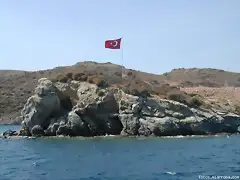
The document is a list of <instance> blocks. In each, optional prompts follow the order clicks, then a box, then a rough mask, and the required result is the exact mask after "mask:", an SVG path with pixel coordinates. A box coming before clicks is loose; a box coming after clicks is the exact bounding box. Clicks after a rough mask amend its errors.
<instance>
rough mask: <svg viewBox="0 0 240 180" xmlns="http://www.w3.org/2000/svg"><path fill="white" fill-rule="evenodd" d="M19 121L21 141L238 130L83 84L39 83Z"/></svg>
mask: <svg viewBox="0 0 240 180" xmlns="http://www.w3.org/2000/svg"><path fill="white" fill-rule="evenodd" d="M70 94H71V98H72V99H71V98H70ZM72 94H74V95H75V96H72ZM73 97H74V98H73ZM21 118H22V119H23V122H22V127H23V129H22V131H21V135H27V136H31V135H32V136H43V135H45V136H55V135H69V136H99V135H106V134H113V135H118V134H121V135H127V136H132V135H134V136H135V135H143V136H151V135H154V136H171V135H194V134H215V133H223V132H226V133H236V132H238V127H239V126H240V116H238V115H235V114H218V113H215V112H212V111H210V110H205V109H195V108H190V107H188V106H186V105H184V104H182V103H179V102H176V101H171V100H164V99H160V98H157V97H148V98H143V97H138V96H133V95H129V94H126V93H124V92H123V91H122V90H119V89H113V88H99V87H98V86H96V85H95V84H90V83H87V82H78V81H71V82H69V83H59V82H58V83H56V84H54V83H53V82H51V81H50V80H48V79H46V78H42V79H40V80H39V85H38V86H37V87H36V89H35V94H34V95H33V96H31V97H30V98H29V99H28V101H27V103H26V104H25V105H24V108H23V110H22V117H21Z"/></svg>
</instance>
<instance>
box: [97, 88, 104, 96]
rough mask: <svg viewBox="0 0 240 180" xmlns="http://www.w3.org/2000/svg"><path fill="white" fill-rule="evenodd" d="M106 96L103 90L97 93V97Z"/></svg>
mask: <svg viewBox="0 0 240 180" xmlns="http://www.w3.org/2000/svg"><path fill="white" fill-rule="evenodd" d="M104 94H105V92H104V90H103V89H100V90H99V91H98V92H97V95H98V96H100V97H102V96H104Z"/></svg>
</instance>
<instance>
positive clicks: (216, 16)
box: [0, 0, 240, 73]
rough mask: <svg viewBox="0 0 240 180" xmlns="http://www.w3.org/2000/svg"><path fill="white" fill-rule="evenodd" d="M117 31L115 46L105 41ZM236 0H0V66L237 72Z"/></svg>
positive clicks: (239, 0)
mask: <svg viewBox="0 0 240 180" xmlns="http://www.w3.org/2000/svg"><path fill="white" fill-rule="evenodd" d="M121 36H123V44H122V45H123V48H124V49H123V50H124V52H123V54H124V59H123V60H122V59H121V51H119V50H109V49H105V48H104V41H105V40H106V39H114V38H119V37H121ZM239 49H240V0H121V1H113V0H101V1H100V0H1V1H0V69H24V70H38V69H46V68H53V67H56V66H62V65H72V64H75V63H76V62H78V61H89V60H92V61H97V62H107V61H110V62H113V63H116V64H123V65H124V66H126V67H128V68H132V69H138V70H142V71H147V72H153V73H163V72H166V71H170V70H171V69H173V68H180V67H185V68H189V67H199V68H202V67H210V68H221V69H225V70H231V71H240V64H239V57H240V51H239Z"/></svg>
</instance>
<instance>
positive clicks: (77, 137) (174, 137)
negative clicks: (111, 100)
mask: <svg viewBox="0 0 240 180" xmlns="http://www.w3.org/2000/svg"><path fill="white" fill-rule="evenodd" d="M239 135H240V134H239V133H234V134H230V133H218V134H214V135H185V136H183V135H178V136H121V135H105V136H92V137H84V136H74V137H70V136H61V135H60V136H42V137H34V136H7V137H4V136H2V135H0V139H12V140H18V139H59V140H61V139H64V140H65V139H71V140H73V139H78V140H90V139H124V138H128V139H136V140H140V139H152V138H154V139H188V138H189V139H190V138H211V137H223V136H226V137H230V136H239Z"/></svg>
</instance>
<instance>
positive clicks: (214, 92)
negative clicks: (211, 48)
mask: <svg viewBox="0 0 240 180" xmlns="http://www.w3.org/2000/svg"><path fill="white" fill-rule="evenodd" d="M43 77H47V78H50V79H51V80H52V81H60V82H66V83H67V82H68V80H69V79H73V80H78V81H88V82H90V83H94V84H98V85H102V84H104V85H107V86H114V87H117V88H121V89H123V90H124V91H125V92H127V93H129V94H134V95H143V96H148V95H154V96H159V97H161V98H163V99H173V100H178V101H182V102H183V103H189V101H190V100H192V97H193V96H196V95H197V98H199V99H200V100H201V101H203V102H204V103H205V104H208V105H209V106H212V107H214V108H218V109H222V110H225V111H236V109H240V108H239V107H238V106H237V104H239V100H240V73H235V72H228V71H224V70H220V69H210V68H204V69H198V68H191V69H184V68H180V69H173V70H172V71H171V72H167V73H164V74H161V75H157V74H151V73H146V72H141V71H137V70H133V69H127V68H125V67H123V66H120V65H117V64H113V63H110V62H107V63H97V62H93V61H85V62H79V63H76V64H75V65H73V66H61V67H55V68H53V69H47V70H41V71H35V72H29V71H16V70H0V123H10V122H14V121H15V118H16V117H17V116H19V115H20V111H21V109H22V108H23V105H24V103H25V102H26V100H27V99H28V97H30V96H31V95H32V94H33V93H34V88H35V87H36V85H37V82H38V79H40V78H43ZM239 112H240V110H239Z"/></svg>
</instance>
